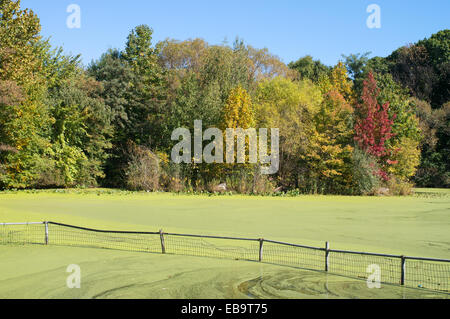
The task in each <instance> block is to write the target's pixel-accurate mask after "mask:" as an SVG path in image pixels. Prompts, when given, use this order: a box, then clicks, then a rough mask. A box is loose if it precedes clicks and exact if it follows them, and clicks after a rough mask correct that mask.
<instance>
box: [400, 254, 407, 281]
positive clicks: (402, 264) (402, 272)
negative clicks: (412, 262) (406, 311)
mask: <svg viewBox="0 0 450 319" xmlns="http://www.w3.org/2000/svg"><path fill="white" fill-rule="evenodd" d="M401 258H402V261H401V275H400V285H402V286H404V285H405V264H406V257H405V256H402V257H401Z"/></svg>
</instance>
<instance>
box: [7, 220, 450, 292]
mask: <svg viewBox="0 0 450 319" xmlns="http://www.w3.org/2000/svg"><path fill="white" fill-rule="evenodd" d="M0 244H3V245H28V244H36V245H45V244H49V245H59V246H76V247H90V248H105V249H116V250H125V251H136V252H147V253H166V254H175V255H188V256H198V257H214V258H224V259H235V260H248V261H260V262H264V263H271V264H276V265H282V266H291V267H297V268H303V269H309V270H318V271H328V272H330V273H332V274H337V275H343V276H347V277H352V278H359V279H364V280H365V279H367V278H368V276H369V275H370V274H371V273H373V271H374V268H371V269H370V268H369V267H370V266H371V265H375V267H379V269H380V271H381V273H380V275H381V282H382V283H389V284H403V285H405V286H408V287H414V288H425V289H432V290H438V291H443V292H446V293H450V260H445V259H431V258H420V257H402V256H395V255H387V254H372V253H365V252H352V251H343V250H332V249H327V248H318V247H309V246H302V245H295V244H289V243H282V242H277V241H272V240H263V239H251V238H234V237H219V236H200V235H189V234H168V233H163V232H162V231H161V232H125V231H104V230H96V229H89V228H83V227H77V226H72V225H65V224H60V223H54V222H42V223H21V224H0Z"/></svg>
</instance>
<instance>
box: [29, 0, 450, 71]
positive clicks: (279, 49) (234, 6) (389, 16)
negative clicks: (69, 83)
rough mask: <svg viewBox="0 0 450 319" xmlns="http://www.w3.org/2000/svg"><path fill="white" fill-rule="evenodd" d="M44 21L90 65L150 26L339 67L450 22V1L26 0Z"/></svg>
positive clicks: (54, 37)
mask: <svg viewBox="0 0 450 319" xmlns="http://www.w3.org/2000/svg"><path fill="white" fill-rule="evenodd" d="M70 4H77V5H79V6H80V8H81V28H80V29H69V28H67V26H66V20H67V17H68V16H69V15H70V13H67V12H66V9H67V7H68V5H70ZM370 4H378V5H379V6H380V8H381V28H380V29H369V28H368V27H367V25H366V20H367V18H368V16H369V15H370V14H369V13H367V12H366V8H367V6H368V5H370ZM24 7H27V8H31V9H33V10H34V11H35V12H36V13H37V14H38V16H39V17H40V19H41V24H42V34H43V35H44V36H46V37H51V43H52V44H53V45H58V46H59V45H62V46H63V47H64V49H65V50H66V51H67V52H68V53H72V54H78V53H81V54H82V58H83V62H84V63H85V64H88V63H89V62H90V61H91V60H92V59H97V58H99V57H100V55H101V54H102V53H103V52H105V51H106V50H107V49H108V48H120V49H121V48H123V47H124V44H125V42H126V37H127V35H128V33H129V32H130V30H131V29H132V28H134V27H135V26H137V25H139V24H148V25H149V26H150V27H152V28H153V30H154V40H155V41H160V40H164V39H165V38H173V39H178V40H185V39H189V38H196V37H199V38H203V39H205V40H206V41H208V42H209V43H211V44H220V43H222V42H223V41H224V40H225V39H226V40H227V41H228V42H229V43H232V42H233V40H234V39H235V38H236V37H237V36H238V37H240V38H242V39H244V40H245V42H246V43H248V44H250V45H252V46H254V47H257V48H263V47H267V48H268V49H269V50H270V52H272V53H273V54H275V55H277V56H279V57H280V58H281V59H282V60H283V61H284V62H286V63H288V62H291V61H293V60H297V59H298V58H300V57H302V56H305V55H307V54H310V55H312V56H313V57H314V58H316V59H320V60H321V61H322V62H323V63H325V64H328V65H334V64H336V63H337V61H338V60H339V59H340V58H341V54H346V55H347V54H350V53H358V52H361V53H362V52H367V51H371V52H372V55H371V56H386V55H388V54H389V53H390V52H392V51H393V50H395V49H396V48H398V47H400V46H402V45H405V44H408V43H413V42H416V41H417V40H420V39H423V38H425V37H429V36H430V35H431V34H433V33H435V32H437V31H439V30H442V29H448V28H450V1H449V0H430V1H417V0H409V1H408V0H371V1H366V0H341V1H336V0H334V1H333V0H323V1H312V0H310V1H302V0H278V1H275V0H272V1H267V0H259V1H255V0H240V1H236V0H226V1H217V0H209V1H207V0H190V1H188V0H185V1H181V0H176V1H175V0H166V1H161V0H159V1H154V0H128V1H116V0H22V8H24Z"/></svg>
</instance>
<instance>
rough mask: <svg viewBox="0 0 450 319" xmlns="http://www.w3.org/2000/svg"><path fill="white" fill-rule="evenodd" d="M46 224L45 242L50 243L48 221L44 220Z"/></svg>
mask: <svg viewBox="0 0 450 319" xmlns="http://www.w3.org/2000/svg"><path fill="white" fill-rule="evenodd" d="M44 224H45V244H46V245H48V222H44Z"/></svg>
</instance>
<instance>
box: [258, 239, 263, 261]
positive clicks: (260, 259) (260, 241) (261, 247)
mask: <svg viewBox="0 0 450 319" xmlns="http://www.w3.org/2000/svg"><path fill="white" fill-rule="evenodd" d="M263 244H264V239H263V238H260V239H259V262H262V257H263Z"/></svg>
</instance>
